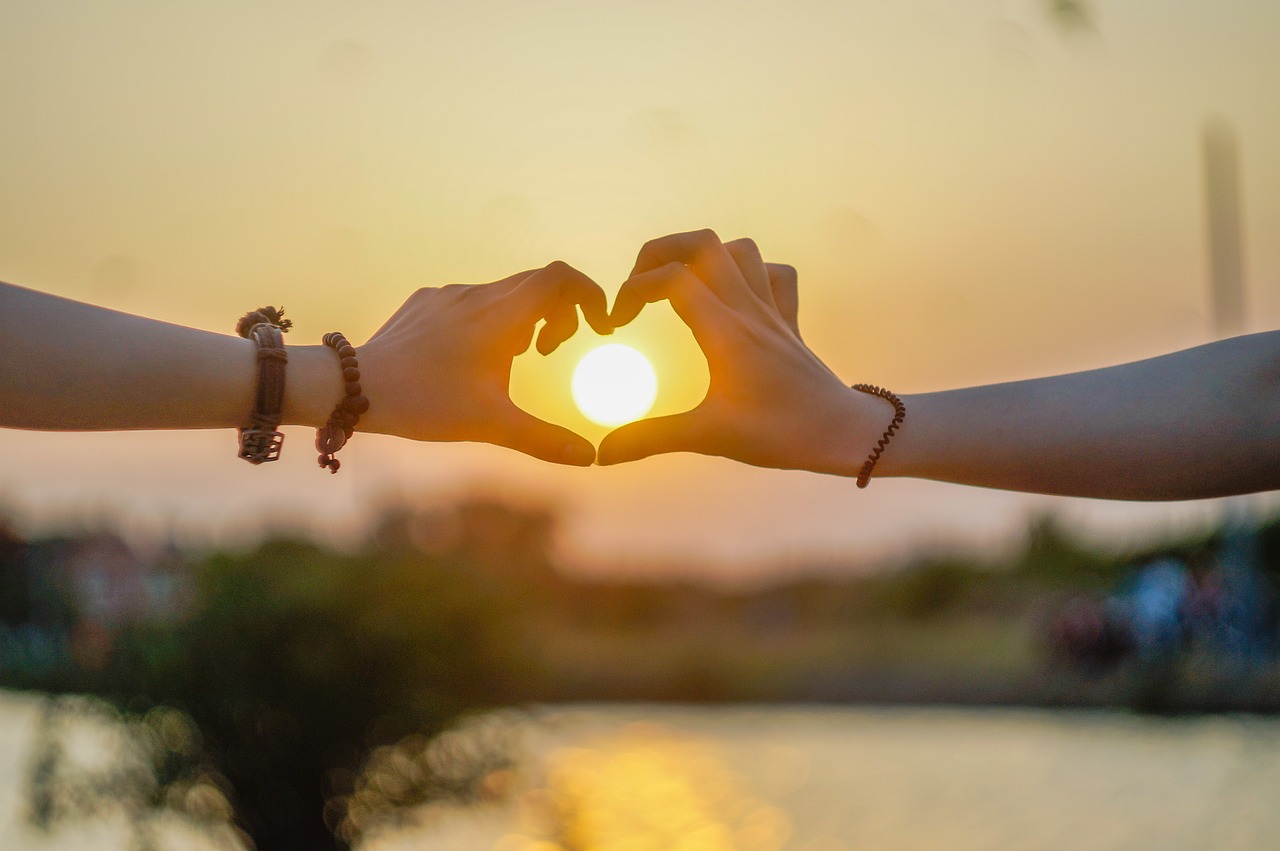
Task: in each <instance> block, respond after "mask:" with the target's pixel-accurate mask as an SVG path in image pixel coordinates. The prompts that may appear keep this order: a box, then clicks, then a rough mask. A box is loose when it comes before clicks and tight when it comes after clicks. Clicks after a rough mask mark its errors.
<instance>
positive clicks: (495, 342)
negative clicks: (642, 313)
mask: <svg viewBox="0 0 1280 851" xmlns="http://www.w3.org/2000/svg"><path fill="white" fill-rule="evenodd" d="M578 306H581V308H582V313H583V315H584V316H585V317H586V320H587V322H588V323H589V324H590V325H591V327H592V328H593V329H595V331H596V333H599V334H609V333H612V331H613V327H612V325H611V324H610V322H609V319H608V311H607V305H606V300H605V295H604V292H603V291H602V290H601V289H600V287H599V286H598V285H597V284H596V283H595V282H594V281H592V280H591V279H590V278H588V277H587V276H586V275H584V274H582V273H581V272H579V271H577V270H576V269H574V268H573V267H571V266H569V265H568V264H566V263H563V262H560V261H556V262H554V263H551V264H550V265H548V266H545V267H543V268H542V269H536V270H532V271H528V272H521V273H520V274H518V275H512V276H511V277H509V278H505V279H503V280H501V281H496V282H494V283H491V284H473V285H462V284H453V285H450V286H446V287H439V288H428V289H421V290H418V291H417V292H416V293H414V294H413V295H412V296H410V297H409V300H408V301H406V302H405V303H404V305H403V306H402V307H401V308H400V309H399V310H398V311H397V312H396V313H395V315H394V316H392V317H391V319H389V320H388V321H387V323H386V324H385V325H383V326H382V328H381V329H380V330H379V331H378V333H376V334H374V335H373V337H371V338H370V339H369V342H367V343H366V344H365V345H363V346H361V347H360V349H359V352H360V368H361V372H362V374H363V383H364V390H365V395H366V396H368V397H369V412H368V413H367V414H366V415H365V417H364V418H363V419H361V421H360V426H359V429H360V430H361V431H376V432H382V433H385V434H397V435H400V436H402V437H410V438H414V439H416V440H446V441H447V440H478V441H484V442H486V443H496V444H498V445H500V446H508V447H511V448H512V449H518V450H519V451H521V452H525V453H527V454H529V455H532V456H534V457H535V458H541V459H543V460H544V461H555V462H559V463H562V464H575V465H578V466H587V465H590V464H591V463H592V461H593V460H595V447H593V446H592V445H591V443H590V442H589V441H587V440H586V439H585V438H583V437H581V436H579V435H577V434H574V433H573V432H571V431H569V430H568V429H565V428H562V427H560V426H557V425H552V424H551V423H548V422H544V421H543V420H540V419H538V418H536V417H534V416H532V415H530V414H528V413H526V412H525V411H523V410H521V409H520V408H518V407H516V405H515V403H514V402H512V401H511V397H510V395H509V385H510V380H511V361H512V360H513V359H514V358H515V357H516V355H519V354H521V353H522V352H524V351H525V350H526V349H528V348H529V343H530V342H531V341H532V338H533V330H534V327H535V326H536V325H537V323H538V321H539V320H541V319H545V320H546V321H547V322H546V325H545V326H543V328H542V331H541V332H540V333H539V334H538V351H539V352H541V353H542V354H544V355H546V354H550V353H551V352H553V351H555V349H556V347H558V346H559V345H560V344H561V343H563V342H564V341H565V340H567V339H569V338H570V337H572V336H573V334H574V332H575V331H576V330H577V328H578V311H577V308H578Z"/></svg>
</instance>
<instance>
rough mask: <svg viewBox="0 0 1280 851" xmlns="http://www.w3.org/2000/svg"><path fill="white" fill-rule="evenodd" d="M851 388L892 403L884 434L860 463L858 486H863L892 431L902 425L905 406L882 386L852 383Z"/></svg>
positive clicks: (905, 410)
mask: <svg viewBox="0 0 1280 851" xmlns="http://www.w3.org/2000/svg"><path fill="white" fill-rule="evenodd" d="M853 389H854V390H859V391H861V392H863V393H870V394H871V395H872V396H879V397H880V398H881V399H884V400H885V401H886V402H888V403H889V404H891V405H893V422H891V423H889V427H888V428H887V429H885V431H884V435H883V436H882V437H881V438H880V441H879V442H878V443H876V445H875V448H874V449H872V450H871V454H870V455H868V456H867V461H866V463H865V464H863V465H862V472H860V473H858V487H860V488H865V487H866V486H867V485H868V484H870V483H871V471H872V470H874V469H875V466H876V462H877V461H879V460H880V456H881V454H883V453H884V448H885V447H886V446H888V445H889V439H890V438H891V437H893V435H894V432H896V431H897V430H898V427H899V426H901V425H902V421H903V420H905V419H906V418H907V406H906V405H904V404H902V400H901V399H899V398H898V397H897V395H896V394H894V393H890V392H889V391H888V390H885V389H884V388H883V387H877V386H876V385H874V384H854V385H853Z"/></svg>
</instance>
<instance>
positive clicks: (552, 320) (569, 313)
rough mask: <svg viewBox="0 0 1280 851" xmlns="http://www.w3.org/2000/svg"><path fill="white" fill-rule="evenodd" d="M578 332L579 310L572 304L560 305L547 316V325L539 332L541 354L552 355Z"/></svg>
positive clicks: (539, 350) (561, 303) (564, 303)
mask: <svg viewBox="0 0 1280 851" xmlns="http://www.w3.org/2000/svg"><path fill="white" fill-rule="evenodd" d="M577 330H578V308H577V307H575V306H574V305H573V304H572V303H570V302H563V301H562V302H560V303H558V304H557V305H556V306H555V307H553V308H552V309H551V313H550V315H549V316H547V324H546V325H543V326H542V330H541V331H539V332H538V352H539V354H544V355H549V354H551V353H552V352H554V351H555V350H556V349H557V348H558V347H559V346H560V344H561V343H563V342H564V341H565V340H567V339H569V338H570V337H572V336H573V335H574V333H575V332H576V331H577Z"/></svg>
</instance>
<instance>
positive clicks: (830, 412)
mask: <svg viewBox="0 0 1280 851" xmlns="http://www.w3.org/2000/svg"><path fill="white" fill-rule="evenodd" d="M664 299H665V300H667V301H669V302H671V306H672V307H673V308H674V309H675V311H676V313H677V314H678V315H679V316H680V318H681V319H683V320H684V322H685V323H686V324H687V325H688V326H689V328H690V330H692V331H693V336H694V338H695V339H696V340H697V341H698V345H699V346H701V347H702V351H703V354H705V355H706V358H707V366H708V369H709V371H710V374H711V382H710V387H709V388H708V390H707V396H706V398H705V399H703V401H702V402H701V404H699V405H698V406H697V407H696V408H694V409H693V410H691V411H687V412H685V413H683V414H675V415H673V416H667V417H656V418H653V419H649V420H641V421H639V422H635V423H631V424H629V425H625V426H622V427H621V428H619V429H617V430H616V431H613V432H611V433H610V434H608V435H607V436H606V437H605V438H604V441H603V442H602V443H601V444H600V451H599V457H598V462H599V463H600V464H618V463H621V462H624V461H634V460H636V459H639V458H644V457H646V456H649V455H655V454H658V453H662V452H700V453H703V454H706V455H722V456H724V457H726V458H732V459H734V460H737V461H743V462H746V463H748V464H754V465H756V466H760V467H780V468H785V469H805V470H814V471H818V472H827V473H839V474H843V475H856V474H857V472H858V470H859V469H860V468H861V466H862V463H863V461H864V460H865V459H866V457H867V453H868V451H869V450H870V448H871V447H872V446H873V445H874V443H875V440H876V438H877V437H878V436H879V434H880V432H881V431H883V429H884V427H885V425H886V424H887V423H888V421H889V419H890V418H891V417H892V411H891V410H890V409H888V407H887V406H885V403H884V402H883V401H880V400H876V399H873V398H871V397H867V396H865V395H864V394H861V393H858V392H856V391H853V390H850V389H849V387H848V386H847V385H845V383H844V382H843V381H841V380H840V379H839V378H837V377H836V375H835V373H833V372H832V371H831V370H830V369H828V368H827V366H826V365H825V364H824V363H823V362H822V361H821V360H819V359H818V357H817V356H816V355H815V354H814V353H813V352H812V351H810V350H809V348H808V347H807V346H806V345H805V344H804V342H803V341H802V340H801V338H800V327H799V323H798V318H797V311H798V307H799V297H798V292H797V286H796V270H795V269H793V268H792V267H790V266H784V265H779V264H774V263H765V262H764V260H763V259H762V258H761V256H760V250H759V249H758V248H757V247H756V244H755V243H754V242H752V241H751V240H749V239H739V240H735V241H733V242H728V243H722V242H721V241H720V238H719V237H718V236H716V234H715V233H714V232H712V231H710V230H702V231H695V232H692V233H681V234H674V235H672V236H664V237H662V238H660V239H655V240H653V241H651V242H648V243H646V244H645V246H644V247H643V248H642V249H641V250H640V256H639V257H638V258H637V260H636V264H635V268H634V269H632V271H631V276H630V277H629V278H628V279H627V281H626V282H625V283H624V284H623V285H622V288H621V289H620V290H619V292H618V297H617V299H616V300H615V302H614V305H613V313H612V315H611V317H610V319H611V321H612V324H613V325H614V327H620V326H622V325H626V324H627V323H628V322H630V321H631V320H633V319H635V318H636V316H637V315H638V314H639V313H640V311H641V309H642V308H643V307H644V306H645V305H646V304H649V303H651V302H655V301H661V300H664ZM877 405H878V406H881V407H877Z"/></svg>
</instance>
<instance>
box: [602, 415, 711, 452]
mask: <svg viewBox="0 0 1280 851" xmlns="http://www.w3.org/2000/svg"><path fill="white" fill-rule="evenodd" d="M704 434H705V428H704V426H703V420H702V417H701V416H700V415H699V413H698V410H697V409H696V408H695V409H694V410H692V411H686V412H684V413H683V414H672V415H671V416H667V417H653V418H652V419H648V420H639V421H637V422H634V423H628V424H627V425H624V426H622V427H620V428H617V429H614V430H613V431H611V432H609V433H608V434H606V435H605V436H604V440H602V441H601V442H600V451H599V452H598V453H597V456H596V463H597V464H600V465H604V466H607V465H609V464H622V463H625V462H627V461H638V460H640V459H641V458H648V457H649V456H650V455H661V454H663V453H665V452H698V451H700V447H701V445H702V443H703V439H702V438H703V436H704Z"/></svg>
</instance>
